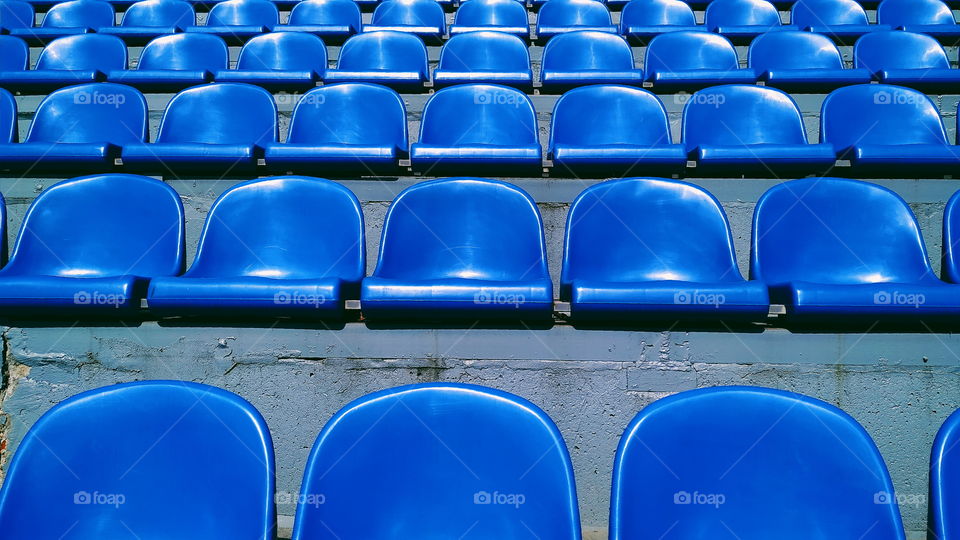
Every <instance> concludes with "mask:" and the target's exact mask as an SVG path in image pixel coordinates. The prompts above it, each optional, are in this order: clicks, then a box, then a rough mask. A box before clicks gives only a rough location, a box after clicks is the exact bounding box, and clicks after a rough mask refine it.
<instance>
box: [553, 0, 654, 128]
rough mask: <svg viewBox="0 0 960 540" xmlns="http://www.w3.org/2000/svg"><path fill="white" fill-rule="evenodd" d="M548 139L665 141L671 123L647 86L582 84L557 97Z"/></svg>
mask: <svg viewBox="0 0 960 540" xmlns="http://www.w3.org/2000/svg"><path fill="white" fill-rule="evenodd" d="M551 1H552V0H551ZM557 39H559V38H557ZM588 118H589V123H587V122H588V121H587V119H588ZM550 141H551V142H550V146H551V147H553V145H554V144H564V145H571V146H594V145H597V146H599V145H605V144H634V145H641V146H644V145H648V146H656V145H664V144H670V143H671V139H670V123H669V121H668V120H667V111H666V109H665V108H664V106H663V103H662V102H661V101H660V100H659V99H658V98H657V96H655V95H653V94H652V93H650V92H648V91H646V90H641V89H639V88H632V87H629V86H612V85H591V86H583V87H580V88H575V89H573V90H570V91H569V92H567V93H565V94H563V95H562V96H560V99H558V100H557V104H556V105H555V106H554V109H553V121H552V123H551V124H550Z"/></svg>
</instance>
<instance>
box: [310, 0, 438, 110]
mask: <svg viewBox="0 0 960 540" xmlns="http://www.w3.org/2000/svg"><path fill="white" fill-rule="evenodd" d="M389 1H391V2H392V1H394V0H389ZM427 69H428V68H427V47H426V45H424V43H423V40H422V39H420V38H418V37H417V36H415V35H413V34H408V33H405V32H392V31H384V32H364V33H362V34H359V35H356V36H353V37H352V38H350V39H348V40H347V42H346V43H344V44H343V47H342V48H341V49H340V57H339V58H338V59H337V68H336V69H329V70H327V73H326V75H324V77H323V80H324V82H326V83H335V82H368V83H375V84H382V85H384V86H389V87H390V88H393V89H395V90H398V91H405V92H422V91H423V84H424V83H425V82H427V81H428V80H429V79H430V75H429V72H428V71H427Z"/></svg>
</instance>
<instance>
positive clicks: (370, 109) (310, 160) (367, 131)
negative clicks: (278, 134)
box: [264, 83, 407, 176]
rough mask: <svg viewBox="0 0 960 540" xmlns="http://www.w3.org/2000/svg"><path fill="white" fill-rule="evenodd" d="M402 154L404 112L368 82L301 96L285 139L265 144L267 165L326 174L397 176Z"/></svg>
mask: <svg viewBox="0 0 960 540" xmlns="http://www.w3.org/2000/svg"><path fill="white" fill-rule="evenodd" d="M406 155H407V113H406V109H405V108H404V105H403V99H402V98H401V97H400V95H399V94H397V93H396V92H394V91H393V90H391V89H389V88H386V87H383V86H380V85H376V84H369V83H341V84H334V85H326V86H323V87H321V88H316V89H314V90H311V91H309V92H307V93H306V94H304V96H303V98H301V100H300V102H299V103H297V107H296V108H295V109H294V111H293V119H292V120H291V121H290V129H289V133H288V135H287V142H285V143H270V144H267V145H266V147H265V151H264V156H265V159H266V165H267V168H268V169H270V170H271V171H274V172H278V173H284V172H291V171H292V172H295V173H305V174H310V173H316V174H321V173H322V174H324V175H327V176H331V175H335V176H344V175H347V176H358V175H359V176H367V175H377V176H379V175H396V174H398V173H399V171H398V160H399V159H400V158H401V157H406Z"/></svg>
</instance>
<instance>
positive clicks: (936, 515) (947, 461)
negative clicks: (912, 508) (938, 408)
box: [928, 412, 960, 539]
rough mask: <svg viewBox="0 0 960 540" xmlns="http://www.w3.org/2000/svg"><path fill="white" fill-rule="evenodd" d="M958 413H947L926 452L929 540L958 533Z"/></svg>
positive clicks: (959, 472) (959, 467) (944, 537)
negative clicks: (928, 469)
mask: <svg viewBox="0 0 960 540" xmlns="http://www.w3.org/2000/svg"><path fill="white" fill-rule="evenodd" d="M958 452H960V413H958V412H954V413H953V414H951V415H950V416H949V417H948V418H947V419H946V421H944V423H943V425H942V426H941V427H940V430H939V431H938V432H937V436H936V438H935V439H934V441H933V449H932V451H931V452H930V513H929V516H930V524H929V526H928V530H929V531H930V538H941V539H946V538H953V537H955V536H956V535H957V534H960V514H958V511H957V508H958V502H960V459H958V457H960V454H958Z"/></svg>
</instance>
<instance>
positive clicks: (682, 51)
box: [550, 0, 740, 71]
mask: <svg viewBox="0 0 960 540" xmlns="http://www.w3.org/2000/svg"><path fill="white" fill-rule="evenodd" d="M550 1H551V2H553V1H554V0H550ZM587 1H588V2H592V1H595V0H587ZM643 66H644V69H645V70H647V71H651V70H658V71H686V70H696V69H711V70H730V69H738V68H739V67H740V64H739V60H738V59H737V50H736V49H734V48H733V44H732V43H730V40H728V39H727V38H725V37H723V36H720V35H716V34H709V33H707V32H686V31H684V32H668V33H666V34H661V35H659V36H657V37H655V38H653V39H652V40H650V44H649V46H648V47H647V52H646V54H645V56H644V60H643Z"/></svg>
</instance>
